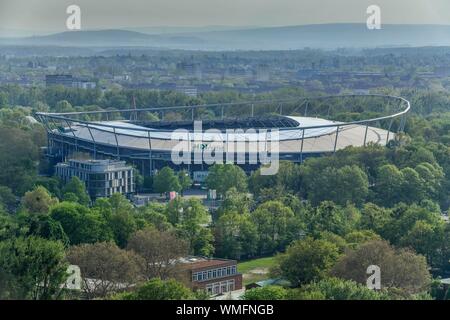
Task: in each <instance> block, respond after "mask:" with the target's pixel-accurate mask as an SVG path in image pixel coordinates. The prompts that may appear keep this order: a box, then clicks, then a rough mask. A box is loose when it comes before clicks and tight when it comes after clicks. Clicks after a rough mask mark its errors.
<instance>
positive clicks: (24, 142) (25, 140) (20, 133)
mask: <svg viewBox="0 0 450 320" xmlns="http://www.w3.org/2000/svg"><path fill="white" fill-rule="evenodd" d="M32 134H33V132H32V131H24V130H22V129H19V128H11V127H6V126H3V125H0V137H1V139H0V167H1V168H2V170H1V171H0V185H3V186H6V187H8V188H10V189H11V190H12V191H13V193H14V194H17V195H22V194H24V193H25V191H27V190H30V189H31V187H32V185H33V179H34V177H35V176H36V171H37V164H38V162H39V154H40V153H39V147H40V145H39V144H36V143H35V138H34V137H33V136H32Z"/></svg>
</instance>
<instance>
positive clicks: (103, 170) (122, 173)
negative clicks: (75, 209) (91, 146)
mask: <svg viewBox="0 0 450 320" xmlns="http://www.w3.org/2000/svg"><path fill="white" fill-rule="evenodd" d="M55 174H56V175H57V176H58V177H60V178H61V179H62V180H63V181H65V182H67V181H69V180H70V179H71V178H72V177H74V176H75V177H78V178H79V179H80V180H81V181H83V182H84V183H85V185H86V190H87V192H88V193H89V195H90V196H91V198H92V199H95V198H101V197H109V196H111V195H113V194H114V193H121V194H124V195H129V194H131V193H134V191H135V185H134V176H133V168H132V167H131V166H128V165H126V163H125V161H116V160H69V161H68V162H62V163H58V164H57V165H56V166H55Z"/></svg>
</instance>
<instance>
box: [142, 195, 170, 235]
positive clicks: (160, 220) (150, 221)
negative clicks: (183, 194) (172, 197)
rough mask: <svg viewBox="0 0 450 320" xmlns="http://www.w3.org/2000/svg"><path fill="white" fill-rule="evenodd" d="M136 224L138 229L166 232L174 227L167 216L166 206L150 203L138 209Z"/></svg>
mask: <svg viewBox="0 0 450 320" xmlns="http://www.w3.org/2000/svg"><path fill="white" fill-rule="evenodd" d="M136 223H137V225H138V229H144V228H145V227H155V228H156V229H158V230H161V231H164V230H168V229H170V228H171V227H172V225H171V224H170V223H169V221H168V219H167V215H166V206H165V205H164V204H162V203H158V202H150V203H148V204H147V205H146V206H143V207H139V208H137V211H136Z"/></svg>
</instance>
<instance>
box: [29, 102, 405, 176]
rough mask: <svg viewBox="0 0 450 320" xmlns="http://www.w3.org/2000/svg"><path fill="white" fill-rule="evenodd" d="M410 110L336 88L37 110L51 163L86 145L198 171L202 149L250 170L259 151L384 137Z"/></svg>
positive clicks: (108, 155) (144, 165) (150, 167)
mask: <svg viewBox="0 0 450 320" xmlns="http://www.w3.org/2000/svg"><path fill="white" fill-rule="evenodd" d="M409 111H410V103H409V101H407V100H405V99H403V98H401V97H395V96H386V95H340V96H323V97H316V98H305V97H301V98H295V99H284V100H277V101H252V102H235V103H217V104H209V105H194V106H170V107H153V108H145V109H127V110H103V111H89V112H72V113H36V114H35V116H36V118H37V119H38V121H40V122H41V123H43V124H44V126H45V128H46V130H47V133H48V149H47V153H48V156H49V157H50V158H51V159H54V162H55V163H56V162H60V161H65V160H67V159H69V158H71V157H73V156H74V155H75V154H76V153H88V154H89V155H90V157H91V158H93V159H117V160H125V161H127V162H129V163H132V164H134V165H135V166H136V167H137V168H138V169H139V170H140V172H141V173H142V174H144V175H152V174H153V173H154V172H155V170H157V169H160V168H162V167H164V166H167V165H168V166H172V167H174V168H176V169H181V168H183V169H187V170H189V171H190V172H195V171H204V170H206V169H207V167H208V165H209V164H210V163H211V161H208V159H207V157H206V156H205V155H206V154H208V156H209V157H211V159H209V160H217V159H218V157H219V158H222V161H223V162H233V163H236V164H238V165H240V166H242V167H243V168H244V170H246V171H251V170H254V169H256V168H257V167H258V166H260V165H261V163H262V162H263V159H261V155H262V154H265V156H268V155H271V154H272V153H275V152H277V156H278V157H279V159H280V160H289V161H293V162H302V161H303V160H304V159H305V158H307V157H311V156H319V155H322V154H328V153H333V152H336V151H337V150H340V149H343V148H346V147H348V146H365V145H367V144H369V143H372V144H380V145H386V144H388V143H390V141H392V140H394V139H395V138H396V136H397V135H398V134H399V133H400V132H402V131H403V130H404V126H405V121H406V116H407V114H408V112H409ZM212 146H214V148H212ZM275 146H276V149H275ZM175 149H183V150H184V151H186V150H188V151H191V152H190V154H189V156H188V157H189V159H188V160H189V161H185V162H184V163H178V162H176V161H173V152H174V150H175ZM211 149H214V150H211ZM218 150H220V151H222V154H223V156H222V155H217V153H218ZM198 154H202V155H203V158H201V160H202V161H198V158H196V155H198ZM212 158H214V159H212ZM255 159H257V161H256V163H255V161H254V160H255ZM185 160H186V158H185Z"/></svg>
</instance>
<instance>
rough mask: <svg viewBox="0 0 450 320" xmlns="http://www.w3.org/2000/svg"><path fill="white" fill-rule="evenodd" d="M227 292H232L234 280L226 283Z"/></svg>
mask: <svg viewBox="0 0 450 320" xmlns="http://www.w3.org/2000/svg"><path fill="white" fill-rule="evenodd" d="M227 290H228V291H234V280H229V281H227Z"/></svg>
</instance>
